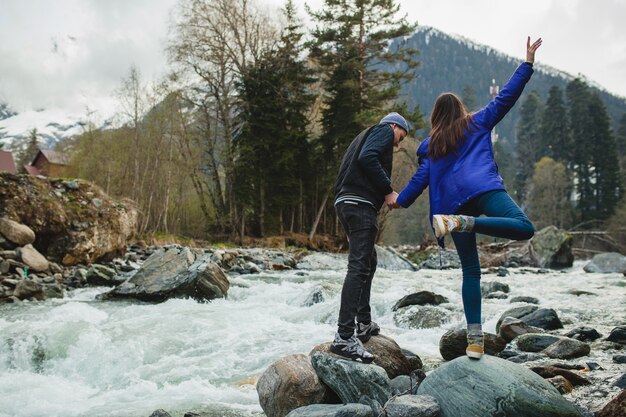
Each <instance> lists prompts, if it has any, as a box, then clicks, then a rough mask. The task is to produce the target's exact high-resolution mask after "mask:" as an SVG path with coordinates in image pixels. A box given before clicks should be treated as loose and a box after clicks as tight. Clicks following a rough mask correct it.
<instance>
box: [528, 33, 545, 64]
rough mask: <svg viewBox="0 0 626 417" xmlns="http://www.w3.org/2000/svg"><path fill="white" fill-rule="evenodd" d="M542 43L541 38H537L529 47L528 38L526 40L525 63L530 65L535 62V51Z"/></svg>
mask: <svg viewBox="0 0 626 417" xmlns="http://www.w3.org/2000/svg"><path fill="white" fill-rule="evenodd" d="M542 42H543V41H542V40H541V38H539V39H537V40H536V41H535V42H533V44H532V45H531V44H530V36H529V37H528V40H526V62H529V63H531V64H532V63H534V62H535V51H536V50H537V49H539V47H540V46H541V43H542Z"/></svg>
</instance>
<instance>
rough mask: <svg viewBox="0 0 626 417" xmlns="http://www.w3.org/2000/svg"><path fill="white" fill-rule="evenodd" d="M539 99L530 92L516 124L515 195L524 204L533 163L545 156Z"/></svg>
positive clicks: (534, 93) (535, 93) (535, 94)
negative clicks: (541, 133)
mask: <svg viewBox="0 0 626 417" xmlns="http://www.w3.org/2000/svg"><path fill="white" fill-rule="evenodd" d="M542 110H543V109H542V104H541V98H540V97H539V94H537V92H536V91H532V92H531V93H530V94H529V95H528V97H526V100H525V101H524V103H523V104H522V106H521V108H520V121H519V122H518V124H517V163H516V168H517V171H516V174H515V195H516V197H517V200H518V201H519V202H521V203H523V202H524V199H525V197H526V190H527V187H528V184H527V182H528V180H529V179H530V178H531V176H532V174H533V169H534V166H535V163H536V162H537V161H539V159H541V158H542V157H543V156H545V155H546V154H547V147H546V146H545V144H544V143H542V142H541V135H540V126H541V114H542Z"/></svg>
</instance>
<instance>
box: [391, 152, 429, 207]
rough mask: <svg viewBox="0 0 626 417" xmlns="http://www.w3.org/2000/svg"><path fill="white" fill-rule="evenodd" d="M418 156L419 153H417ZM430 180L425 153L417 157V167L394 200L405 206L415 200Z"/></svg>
mask: <svg viewBox="0 0 626 417" xmlns="http://www.w3.org/2000/svg"><path fill="white" fill-rule="evenodd" d="M418 156H419V154H418ZM429 181H430V160H429V159H428V157H427V156H426V155H423V156H420V157H419V167H417V171H415V174H414V175H413V177H412V178H411V180H410V181H409V183H408V184H407V185H406V186H405V187H404V189H403V190H402V191H401V192H400V195H399V196H398V199H397V200H396V202H397V203H398V204H400V205H401V206H402V207H404V208H407V207H409V206H410V205H411V204H413V203H414V202H415V199H417V197H419V196H420V195H421V194H422V192H423V191H424V190H425V189H426V187H428V182H429Z"/></svg>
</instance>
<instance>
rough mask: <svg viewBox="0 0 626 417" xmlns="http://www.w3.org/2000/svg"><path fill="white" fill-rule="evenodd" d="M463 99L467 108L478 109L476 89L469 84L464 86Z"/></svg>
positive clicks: (470, 109)
mask: <svg viewBox="0 0 626 417" xmlns="http://www.w3.org/2000/svg"><path fill="white" fill-rule="evenodd" d="M461 100H462V101H463V104H464V105H465V108H466V109H467V110H468V111H470V112H473V111H476V110H478V103H477V102H476V90H474V87H472V86H471V85H469V84H465V85H464V86H463V92H462V93H461Z"/></svg>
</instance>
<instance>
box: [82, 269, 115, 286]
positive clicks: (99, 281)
mask: <svg viewBox="0 0 626 417" xmlns="http://www.w3.org/2000/svg"><path fill="white" fill-rule="evenodd" d="M117 276H118V275H117V272H115V270H114V269H112V268H109V267H107V266H104V265H99V264H94V265H91V266H90V267H89V269H88V270H87V277H86V279H87V284H89V285H96V286H100V285H103V286H107V287H115V286H116V285H119V284H121V283H122V282H123V281H124V280H122V282H120V279H119V278H117Z"/></svg>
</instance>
